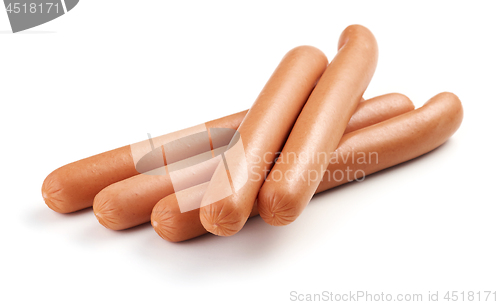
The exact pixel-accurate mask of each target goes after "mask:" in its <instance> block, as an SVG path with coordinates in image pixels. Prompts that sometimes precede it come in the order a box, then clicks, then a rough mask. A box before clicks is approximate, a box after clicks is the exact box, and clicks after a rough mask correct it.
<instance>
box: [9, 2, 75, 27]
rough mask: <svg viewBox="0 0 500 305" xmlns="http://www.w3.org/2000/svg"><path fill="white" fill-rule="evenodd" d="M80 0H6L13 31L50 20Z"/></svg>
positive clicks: (62, 13) (67, 10) (68, 9)
mask: <svg viewBox="0 0 500 305" xmlns="http://www.w3.org/2000/svg"><path fill="white" fill-rule="evenodd" d="M78 1H79V0H25V1H23V0H4V1H3V2H4V4H5V9H6V10H7V15H8V16H9V22H10V26H11V28H12V32H14V33H16V32H20V31H24V30H27V29H30V28H33V27H36V26H39V25H40V24H43V23H46V22H49V21H51V20H54V19H56V18H57V17H60V16H62V15H64V14H65V13H67V12H69V11H70V10H72V9H73V8H74V7H75V6H76V5H77V4H78Z"/></svg>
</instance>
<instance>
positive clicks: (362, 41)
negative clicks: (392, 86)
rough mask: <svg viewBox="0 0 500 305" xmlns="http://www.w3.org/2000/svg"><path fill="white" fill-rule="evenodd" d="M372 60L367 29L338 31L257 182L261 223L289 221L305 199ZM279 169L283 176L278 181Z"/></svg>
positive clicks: (358, 95) (371, 67)
mask: <svg viewBox="0 0 500 305" xmlns="http://www.w3.org/2000/svg"><path fill="white" fill-rule="evenodd" d="M377 58H378V47H377V42H376V40H375V37H374V36H373V34H372V33H371V32H370V31H369V30H368V29H367V28H365V27H363V26H360V25H352V26H349V27H347V28H346V29H345V30H344V31H343V32H342V34H341V36H340V39H339V52H338V54H337V55H336V56H335V58H334V59H333V61H332V62H331V63H330V65H329V66H328V68H327V70H326V71H325V73H324V74H323V76H322V77H321V80H320V81H319V82H318V85H317V86H316V88H315V89H314V91H313V93H312V94H311V96H310V98H309V100H308V101H307V104H306V105H305V106H304V109H303V110H302V112H301V114H300V116H299V118H298V119H297V122H296V123H295V126H294V127H293V130H292V132H291V133H290V136H289V138H288V140H287V141H286V144H285V147H284V148H283V151H282V154H281V155H280V157H279V159H278V161H277V162H276V164H275V165H274V167H273V169H272V171H271V172H270V174H269V176H268V177H267V179H266V181H265V182H264V184H263V185H262V189H261V190H260V193H259V198H258V206H259V211H260V214H261V215H262V218H263V219H264V221H266V222H267V223H269V224H272V225H285V224H288V223H291V222H292V221H294V220H295V219H296V218H297V217H298V216H299V214H300V213H301V212H302V210H303V209H304V208H305V207H306V205H307V204H308V203H309V201H310V200H311V198H312V196H313V194H314V192H315V190H316V189H317V188H318V185H319V183H320V182H321V178H322V177H323V174H324V172H325V171H326V169H327V167H328V164H329V161H328V156H329V155H330V154H331V153H333V152H334V151H335V149H336V148H337V146H338V143H339V141H340V138H341V137H342V134H343V133H344V131H345V129H346V126H347V122H348V121H349V119H350V118H351V116H352V114H353V113H354V111H355V110H356V107H357V106H358V101H359V99H360V98H361V96H362V95H363V93H364V91H365V90H366V88H367V86H368V84H369V83H370V80H371V78H372V76H373V73H374V72H375V68H376V65H377ZM280 159H281V160H280ZM284 173H287V175H288V176H287V178H286V179H281V178H280V177H281V176H283V174H284ZM304 176H307V181H305V183H304V181H303V179H302V177H304Z"/></svg>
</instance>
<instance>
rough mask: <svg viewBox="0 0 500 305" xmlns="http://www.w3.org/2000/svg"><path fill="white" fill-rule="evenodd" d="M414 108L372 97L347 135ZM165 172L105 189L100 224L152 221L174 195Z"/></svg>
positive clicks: (200, 176)
mask: <svg viewBox="0 0 500 305" xmlns="http://www.w3.org/2000/svg"><path fill="white" fill-rule="evenodd" d="M413 109H414V106H413V103H412V102H411V101H410V99H409V98H408V97H406V96H405V95H403V94H399V93H389V94H385V95H381V96H377V97H374V98H371V99H369V100H366V101H363V102H360V104H359V106H358V108H357V109H356V112H355V113H354V115H353V116H352V117H351V120H350V121H349V123H348V124H347V128H346V133H347V132H350V131H354V130H357V129H361V128H363V127H366V126H369V125H373V124H376V123H378V122H382V121H385V120H387V119H389V118H392V117H395V116H398V115H400V114H403V113H406V112H408V111H411V110H413ZM214 161H217V160H216V159H212V160H210V162H208V163H206V162H204V163H200V164H198V165H196V166H194V168H193V169H192V170H191V171H190V172H189V173H190V174H191V175H189V176H188V177H186V179H187V180H189V183H190V186H193V185H197V184H201V183H204V182H207V181H209V180H210V177H211V176H212V174H213V172H214V170H215V166H216V165H217V163H215V164H214ZM165 172H166V173H167V174H166V175H143V174H140V175H135V176H133V177H130V178H127V179H125V180H122V181H119V182H116V183H114V184H112V185H110V186H108V187H106V188H104V189H103V190H102V191H100V192H99V193H98V194H97V196H96V197H95V199H94V204H93V207H94V213H95V215H96V217H97V219H98V221H99V222H100V223H101V224H102V225H103V226H105V227H107V228H109V229H112V230H123V229H128V228H131V227H133V226H137V225H140V224H142V223H145V222H149V221H150V217H151V212H152V210H153V207H154V206H155V205H156V203H157V202H158V201H159V200H160V199H162V198H164V197H166V196H168V195H170V194H172V193H173V192H174V189H173V187H172V182H171V179H170V175H169V173H168V170H167V169H166V170H165ZM207 172H208V174H207ZM193 178H194V179H193Z"/></svg>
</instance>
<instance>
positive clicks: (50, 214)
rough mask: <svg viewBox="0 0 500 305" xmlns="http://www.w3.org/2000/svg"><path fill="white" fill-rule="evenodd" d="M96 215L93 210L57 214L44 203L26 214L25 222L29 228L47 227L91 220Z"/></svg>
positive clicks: (38, 204)
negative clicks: (86, 219)
mask: <svg viewBox="0 0 500 305" xmlns="http://www.w3.org/2000/svg"><path fill="white" fill-rule="evenodd" d="M90 214H92V215H93V214H94V213H93V211H92V208H87V209H83V210H80V211H76V212H73V213H69V214H61V213H57V212H55V211H53V210H51V209H50V208H48V207H47V206H46V205H45V204H44V203H43V202H40V203H37V207H36V208H34V209H32V210H30V211H29V212H27V213H26V214H25V217H24V220H25V221H26V223H27V224H28V225H29V226H35V227H46V226H54V225H58V224H60V223H68V224H69V223H71V222H75V221H79V220H81V219H85V218H89V216H90Z"/></svg>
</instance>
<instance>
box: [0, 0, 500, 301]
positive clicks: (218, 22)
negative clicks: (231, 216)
mask: <svg viewBox="0 0 500 305" xmlns="http://www.w3.org/2000/svg"><path fill="white" fill-rule="evenodd" d="M180 2H181V1H152V0H142V1H118V0H106V1H97V0H82V1H81V2H80V3H79V4H78V5H77V6H76V7H75V8H74V9H73V10H72V11H71V12H69V13H68V14H67V15H65V16H63V17H61V18H59V19H56V20H54V21H51V22H49V23H47V24H44V25H42V26H39V27H37V28H34V29H31V30H28V31H26V32H22V33H19V34H11V33H9V32H10V25H9V23H8V18H7V14H6V13H5V12H0V31H1V33H0V44H1V49H0V50H1V51H0V54H1V65H0V88H1V91H0V102H1V123H0V124H1V129H0V132H1V139H2V144H1V157H2V160H3V164H4V166H3V170H2V178H1V179H2V183H1V188H2V217H1V221H0V226H1V228H0V229H1V230H0V232H1V233H0V234H1V235H0V237H1V243H2V247H1V252H0V266H1V267H0V274H1V278H2V284H1V287H2V288H1V293H0V303H2V304H40V303H42V304H139V303H140V304H152V303H154V304H180V303H191V304H196V303H195V302H199V303H201V304H212V303H213V304H226V303H228V304H229V303H231V304H247V303H248V304H260V303H266V304H281V303H285V304H286V303H289V302H290V292H291V291H297V292H299V293H321V292H322V291H325V290H326V291H331V292H334V293H348V292H349V291H357V290H367V291H368V292H371V293H381V292H384V293H392V294H393V295H396V294H397V293H422V294H424V298H427V294H428V292H429V291H433V292H435V291H439V292H440V297H441V296H442V295H443V294H444V293H445V292H446V291H450V290H456V291H469V290H473V291H478V290H495V289H496V290H497V302H498V301H500V279H499V274H500V264H499V257H500V246H499V232H500V221H499V215H500V207H499V204H500V200H499V199H498V182H499V179H498V176H497V172H498V171H499V170H500V167H499V162H498V147H499V145H498V139H499V137H498V131H499V128H498V124H499V122H500V119H499V116H500V114H499V112H500V106H499V103H500V101H499V98H498V96H499V94H498V90H497V89H498V87H499V84H500V77H499V71H500V60H499V58H500V33H499V30H500V21H499V20H500V19H499V17H498V12H499V9H498V8H499V7H498V5H496V4H497V3H495V2H486V1H475V2H468V3H467V4H461V3H459V2H456V1H451V2H439V3H438V2H437V1H433V2H425V1H418V2H412V3H409V2H404V3H405V4H403V1H398V2H378V1H377V2H376V1H370V2H354V1H349V2H348V1H345V3H343V4H341V3H335V2H330V1H328V2H321V1H303V2H302V3H298V2H293V3H292V2H290V1H282V2H272V3H269V2H268V1H266V2H257V1H249V2H246V3H247V4H246V5H245V4H239V3H240V2H236V1H232V2H229V1H228V2H217V1H199V2H197V3H195V2H189V3H188V2H186V3H185V4H179V3H180ZM237 3H238V4H237ZM354 23H359V24H363V25H364V26H366V27H368V28H369V29H370V30H371V31H372V32H373V33H374V35H375V37H376V38H377V40H378V43H379V54H380V57H379V62H378V68H377V71H376V73H375V76H374V78H373V81H372V83H371V84H370V86H369V88H368V90H367V91H366V94H365V98H370V97H373V96H377V95H381V94H385V93H389V92H400V93H403V94H406V95H407V96H408V97H409V98H410V99H412V101H413V102H414V103H415V105H416V106H421V105H422V104H423V103H424V102H425V101H426V100H428V99H429V98H430V97H432V96H434V95H435V94H437V93H439V92H442V91H451V92H454V93H455V94H457V95H458V96H459V97H460V99H461V100H462V102H463V106H464V110H465V117H464V121H463V124H462V126H461V128H460V129H459V130H458V132H457V133H456V134H455V135H454V136H453V137H452V138H451V139H450V140H449V141H448V142H447V143H446V144H445V145H443V146H442V147H441V148H439V149H437V150H435V151H433V152H432V153H429V154H427V155H425V156H423V157H421V158H418V159H416V160H414V161H411V162H407V163H405V164H403V165H400V166H396V167H394V168H392V169H389V170H386V171H383V172H381V173H378V174H374V175H372V176H370V177H368V178H367V179H366V180H365V181H364V182H361V183H353V184H350V185H346V186H343V187H339V188H337V189H335V190H333V191H329V192H326V193H323V194H321V195H318V196H316V197H315V198H314V199H313V200H312V202H311V203H310V205H309V206H308V208H307V209H306V210H305V212H304V213H303V214H302V215H301V217H300V218H299V219H298V220H297V221H295V222H294V223H293V224H291V225H289V226H286V227H272V226H269V225H267V224H266V223H264V221H262V220H261V219H260V218H255V219H251V220H250V221H249V222H248V223H247V225H246V226H245V228H244V229H243V230H242V231H241V232H240V233H238V234H237V235H235V236H233V237H229V238H221V237H216V236H208V235H206V236H204V237H201V238H197V239H195V240H192V241H189V242H184V243H179V244H172V243H169V242H167V241H164V240H162V239H161V238H160V237H158V236H157V234H156V233H155V232H154V230H153V229H152V227H151V226H150V225H149V224H146V225H143V226H140V227H138V228H135V229H131V230H126V231H123V232H114V231H110V230H107V229H105V228H104V227H102V226H101V225H100V224H99V223H98V222H97V220H96V219H95V217H94V214H93V213H92V210H91V209H87V210H85V211H82V212H78V213H74V214H71V215H60V214H57V213H55V212H53V211H52V210H50V209H49V208H48V207H47V206H46V205H45V204H44V202H43V200H42V196H41V193H40V187H41V185H42V182H43V180H44V178H45V177H46V176H47V175H48V174H49V173H50V172H51V171H52V170H54V169H56V168H57V167H59V166H62V165H64V164H66V163H69V162H72V161H75V160H78V159H82V158H85V157H87V156H90V155H93V154H97V153H100V152H103V151H107V150H110V149H113V148H116V147H119V146H123V145H126V144H129V143H133V142H136V141H139V140H143V139H145V138H146V136H147V133H148V132H149V133H151V134H152V135H153V136H157V135H161V134H164V133H168V132H171V131H175V130H178V129H182V128H185V127H189V126H192V125H196V124H199V123H201V122H204V121H207V120H211V119H214V118H218V117H222V116H224V115H228V114H231V113H234V112H237V111H241V110H244V109H247V108H248V107H250V106H251V104H252V103H253V101H254V99H255V98H256V97H257V95H258V93H259V91H260V89H261V88H262V87H263V85H264V84H265V82H266V80H267V78H268V77H269V76H270V75H271V73H272V71H273V70H274V68H275V67H276V65H277V64H278V62H279V61H280V60H281V58H282V56H283V55H284V54H285V53H286V52H287V51H288V50H289V49H291V48H293V47H295V46H298V45H303V44H308V45H313V46H316V47H318V48H320V49H321V50H323V51H324V52H325V53H326V54H327V56H328V58H329V59H330V60H331V59H332V58H333V56H335V54H336V46H337V39H338V37H339V35H340V33H341V32H342V30H343V29H344V28H345V27H346V26H348V25H350V24H354ZM469 304H472V302H470V303H469ZM485 304H486V303H485ZM490 304H492V302H490Z"/></svg>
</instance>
